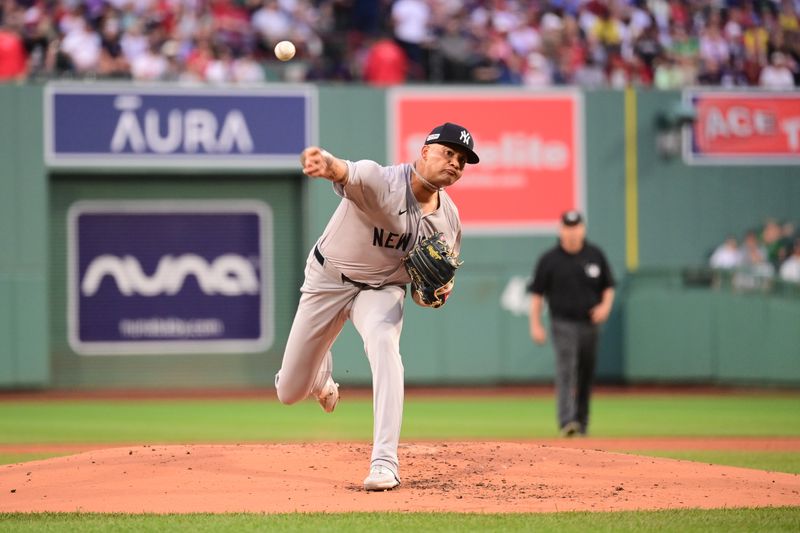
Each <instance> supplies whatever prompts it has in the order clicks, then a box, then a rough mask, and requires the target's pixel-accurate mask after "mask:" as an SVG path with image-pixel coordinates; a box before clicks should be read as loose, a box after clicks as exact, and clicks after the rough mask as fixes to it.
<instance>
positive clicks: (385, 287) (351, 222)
mask: <svg viewBox="0 0 800 533" xmlns="http://www.w3.org/2000/svg"><path fill="white" fill-rule="evenodd" d="M473 148H474V140H473V138H472V135H471V134H470V132H469V131H468V130H467V129H466V128H464V127H462V126H459V125H457V124H453V123H450V122H447V123H445V124H442V125H440V126H437V127H435V128H434V129H433V130H432V131H431V133H430V134H429V135H428V137H427V138H426V140H425V143H424V144H423V146H422V147H421V149H420V153H419V157H418V158H417V159H416V160H415V161H414V162H413V163H404V164H400V165H394V166H382V165H379V164H378V163H376V162H375V161H370V160H362V161H355V162H353V161H347V160H343V159H339V158H337V157H335V156H333V155H332V154H330V153H329V152H327V151H326V150H324V149H322V148H319V147H317V146H310V147H308V148H306V149H305V150H303V153H302V154H301V156H300V162H301V164H302V166H303V173H304V174H306V175H308V176H311V177H320V178H325V179H327V180H330V181H331V182H333V189H334V191H335V192H336V194H337V195H339V196H340V197H341V198H342V200H341V202H340V203H339V207H338V208H337V209H336V211H335V212H334V214H333V216H332V217H331V219H330V221H329V222H328V225H327V227H326V228H325V231H324V232H323V234H322V236H321V237H320V238H319V240H317V242H316V244H315V245H314V247H313V249H312V250H311V251H310V253H309V255H308V259H307V261H306V267H305V280H304V282H303V285H302V287H301V289H300V291H301V293H302V294H301V297H300V303H299V305H298V308H297V314H296V315H295V318H294V322H293V324H292V328H291V331H290V333H289V339H288V340H287V343H286V351H285V352H284V354H283V362H282V364H281V369H280V370H279V371H278V373H277V375H276V376H275V388H276V389H277V393H278V399H279V400H280V401H281V402H282V403H285V404H292V403H295V402H298V401H300V400H303V399H305V398H307V397H309V396H311V397H315V398H316V399H317V400H318V401H319V403H320V405H321V406H322V408H323V409H324V410H325V411H326V412H332V411H333V410H334V408H335V407H336V404H337V402H338V401H339V385H338V384H337V383H336V382H334V380H333V377H332V372H333V359H332V355H331V347H332V345H333V342H334V341H335V340H336V337H337V336H338V335H339V332H340V331H341V330H342V327H343V326H344V323H345V321H346V320H348V319H349V320H351V321H352V322H353V325H354V326H355V327H356V330H357V331H358V333H359V335H360V336H361V338H362V339H363V341H364V349H365V351H366V354H367V358H368V359H369V364H370V368H371V371H372V389H373V414H374V430H373V448H372V458H371V463H370V471H369V475H368V476H367V478H366V479H365V480H364V487H365V488H366V490H388V489H392V488H394V487H396V486H398V485H399V484H400V464H399V461H398V458H397V447H398V443H399V440H400V426H401V423H402V417H403V394H404V383H403V362H402V359H401V356H400V332H401V330H402V328H403V305H404V302H405V288H406V285H408V284H409V283H410V284H411V292H412V298H413V300H414V302H416V303H417V304H419V305H421V306H424V307H430V308H437V307H440V306H442V305H443V304H444V302H445V301H446V299H447V297H448V296H449V294H450V292H451V291H452V290H453V286H454V283H455V270H456V269H457V268H458V267H459V266H460V265H461V262H460V261H459V259H458V254H459V251H460V247H461V221H460V220H459V216H458V210H457V209H456V206H455V204H454V203H453V201H452V200H451V199H450V197H449V196H448V195H447V193H446V192H445V190H444V189H445V188H446V187H448V186H450V185H452V184H454V183H455V182H456V181H458V180H459V179H460V178H461V175H462V173H463V172H464V168H465V166H466V164H467V163H470V164H475V163H478V161H479V159H478V156H477V154H476V153H475V152H474V150H473Z"/></svg>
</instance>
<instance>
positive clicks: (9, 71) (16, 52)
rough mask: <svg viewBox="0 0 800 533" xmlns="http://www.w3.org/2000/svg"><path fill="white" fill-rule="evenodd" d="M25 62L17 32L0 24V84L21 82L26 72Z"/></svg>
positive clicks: (23, 48) (24, 54)
mask: <svg viewBox="0 0 800 533" xmlns="http://www.w3.org/2000/svg"><path fill="white" fill-rule="evenodd" d="M0 22H2V21H0ZM27 61H28V58H27V54H26V53H25V47H24V44H23V42H22V37H21V36H20V33H19V31H18V30H17V29H15V28H14V27H12V26H10V25H3V24H1V23H0V82H3V81H9V80H12V81H13V80H23V79H24V78H25V76H26V75H27V72H28V65H27Z"/></svg>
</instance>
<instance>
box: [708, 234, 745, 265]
mask: <svg viewBox="0 0 800 533" xmlns="http://www.w3.org/2000/svg"><path fill="white" fill-rule="evenodd" d="M741 264H742V251H741V250H740V249H739V243H738V242H737V241H736V237H734V236H733V235H729V236H728V237H727V238H726V239H725V242H723V243H722V244H720V245H719V246H717V248H716V249H715V250H714V253H712V254H711V258H710V259H709V265H710V266H711V268H717V269H721V270H733V269H736V268H739V267H740V266H741Z"/></svg>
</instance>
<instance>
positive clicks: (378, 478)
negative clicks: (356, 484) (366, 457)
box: [364, 465, 400, 490]
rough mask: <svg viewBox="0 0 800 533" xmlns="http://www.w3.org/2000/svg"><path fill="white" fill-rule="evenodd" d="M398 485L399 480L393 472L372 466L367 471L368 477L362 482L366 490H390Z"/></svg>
mask: <svg viewBox="0 0 800 533" xmlns="http://www.w3.org/2000/svg"><path fill="white" fill-rule="evenodd" d="M399 484H400V480H398V479H397V476H395V475H394V472H392V471H391V470H389V469H388V468H387V467H385V466H383V465H373V467H372V468H370V469H369V475H368V476H367V479H365V480H364V488H365V489H367V490H390V489H393V488H395V487H396V486H398V485H399Z"/></svg>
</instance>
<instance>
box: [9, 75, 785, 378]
mask: <svg viewBox="0 0 800 533" xmlns="http://www.w3.org/2000/svg"><path fill="white" fill-rule="evenodd" d="M317 94H318V105H317V109H318V137H319V141H320V144H322V145H323V146H325V147H326V148H327V149H328V150H330V151H331V152H333V153H335V154H337V155H339V156H341V157H344V158H347V159H353V160H356V159H361V158H371V159H375V160H377V161H379V162H381V163H387V162H388V161H387V160H388V157H389V156H388V153H389V151H388V143H387V120H388V119H387V113H386V108H387V93H386V92H384V91H382V90H379V89H371V88H365V87H349V86H323V87H319V88H318V93H317ZM632 96H633V98H634V99H633V100H630V98H631V94H630V93H629V94H628V96H627V97H628V98H629V100H628V103H629V104H630V102H633V103H634V108H633V109H634V110H635V114H634V115H630V114H629V115H627V117H628V118H629V119H631V121H630V122H629V126H628V128H629V129H628V130H627V131H629V132H630V131H633V140H634V141H635V147H636V156H637V157H636V160H635V161H636V164H635V172H634V173H631V171H630V168H631V167H630V166H628V167H626V161H631V160H630V159H626V146H627V147H630V146H632V144H631V137H630V136H629V137H627V138H626V125H625V124H626V122H625V119H626V94H625V93H623V92H618V91H596V92H586V93H584V94H583V95H582V98H583V107H582V113H583V116H582V123H583V125H584V129H583V135H584V146H585V148H584V161H583V166H584V169H585V172H584V174H585V205H586V211H587V215H588V221H589V223H588V235H589V238H590V239H591V240H593V241H595V242H596V243H598V244H600V245H601V246H602V247H603V248H604V249H605V250H606V252H607V255H608V257H609V260H610V262H611V265H612V268H613V270H614V273H615V274H616V277H617V279H618V281H619V286H618V298H617V304H616V305H615V309H614V312H613V313H612V316H611V318H610V320H609V322H608V323H607V324H606V325H605V327H604V333H603V337H602V342H601V353H600V360H599V366H598V375H599V377H600V379H602V380H605V381H615V382H649V381H667V382H670V381H680V382H704V383H708V382H711V383H748V384H762V385H763V384H767V385H769V384H779V385H798V384H800V372H799V369H800V339H798V335H800V333H799V332H800V327H798V324H800V297H798V294H797V293H796V292H792V291H784V292H782V293H780V294H773V293H763V292H759V293H757V294H741V293H736V292H734V291H729V290H726V289H724V288H717V287H713V286H704V287H698V286H687V285H685V284H683V282H682V280H679V281H675V279H674V277H675V275H676V274H675V273H676V272H679V271H680V269H681V268H684V267H686V266H696V265H699V264H703V263H704V262H705V261H706V258H707V256H708V254H709V252H710V250H711V249H712V248H713V247H714V246H715V245H717V244H718V243H719V242H720V241H721V240H722V239H723V238H724V237H725V235H727V234H729V233H733V234H741V233H743V232H744V231H745V230H746V229H749V228H752V227H756V226H759V225H760V224H761V223H762V222H763V220H764V219H765V218H766V217H777V218H779V219H794V220H798V219H800V216H799V215H800V212H798V209H797V205H798V199H800V179H799V178H798V171H797V167H792V166H788V165H787V166H781V165H770V166H741V165H737V166H703V167H700V166H689V165H687V164H685V163H684V162H683V160H682V158H681V157H680V156H679V155H678V156H669V157H667V156H664V155H663V154H662V153H660V152H659V151H658V150H657V145H656V143H657V139H658V135H659V133H660V132H661V130H659V128H658V124H659V118H660V117H663V115H664V113H666V112H668V111H669V110H671V109H673V108H674V107H675V105H676V104H677V103H679V102H680V101H681V94H680V93H676V92H656V91H638V92H636V93H633V95H632ZM42 106H43V88H42V87H41V86H36V85H5V86H0V117H2V120H0V250H2V253H0V302H2V305H1V306H0V387H3V388H26V387H37V388H39V387H44V388H46V387H57V388H103V387H119V388H126V387H128V388H129V387H198V386H208V387H251V386H257V387H267V386H270V384H271V383H272V376H273V375H274V372H275V371H276V370H277V368H278V366H279V364H280V358H281V355H282V349H283V345H284V343H285V340H286V337H287V335H288V329H289V326H290V324H291V320H292V317H293V314H294V309H295V306H296V302H297V298H298V296H299V292H298V288H299V285H300V283H301V281H302V268H303V264H304V262H305V259H306V254H307V252H308V250H309V249H310V247H311V246H312V245H313V243H314V241H315V240H316V238H317V237H318V235H319V234H320V232H321V231H322V229H323V228H324V226H325V224H326V222H327V220H328V217H329V216H330V214H331V213H332V212H333V210H334V209H335V207H336V205H337V203H338V197H337V196H336V195H335V194H334V193H333V191H332V189H331V186H330V184H329V183H327V182H323V181H319V180H308V179H307V178H305V177H304V176H302V175H301V173H300V171H299V168H298V169H297V170H296V171H292V170H282V171H274V170H272V171H271V170H264V171H261V170H253V169H250V170H244V169H242V170H238V169H236V168H226V169H223V170H220V169H216V170H215V169H200V170H197V169H195V170H191V171H187V170H186V169H180V168H174V167H172V168H168V167H165V168H161V169H156V170H155V171H154V170H152V169H151V170H147V171H136V170H124V171H120V170H119V169H111V168H72V169H69V170H63V169H61V170H55V169H48V168H47V166H46V165H45V163H44V155H43V154H44V145H43V109H42ZM477 147H478V150H480V139H477ZM628 155H630V154H628ZM468 176H469V175H468V174H466V175H465V178H464V179H469V178H468ZM632 180H633V181H632ZM632 183H635V185H636V191H635V193H636V194H635V196H634V197H633V200H634V201H635V206H636V207H638V209H637V210H636V211H635V212H632V211H631V209H630V205H631V204H630V203H628V204H626V199H627V200H628V201H629V202H630V201H631V198H632V197H631V184H632ZM146 199H159V200H170V199H175V200H178V199H180V200H186V199H197V200H203V199H256V200H259V201H261V202H263V203H265V204H267V205H269V206H270V208H271V210H272V213H273V216H274V221H273V228H274V231H273V240H274V249H273V258H274V279H275V289H274V296H275V307H274V316H275V337H274V342H273V343H272V345H271V346H270V347H269V348H268V349H267V350H265V351H263V352H261V353H248V354H231V353H227V354H222V353H219V354H215V353H206V354H191V355H190V354H181V353H177V354H170V355H137V354H128V355H103V354H96V355H91V356H87V355H79V354H77V353H75V352H74V351H73V349H72V348H71V347H70V344H69V342H68V339H67V321H66V305H67V304H66V294H67V279H66V233H67V220H66V216H67V211H68V209H69V208H70V206H71V205H73V204H74V203H75V202H77V201H81V200H146ZM632 225H633V227H635V228H636V229H638V237H637V238H636V239H635V241H632V240H631V232H630V229H631V227H632ZM554 242H555V236H554V235H553V234H541V233H539V234H525V235H520V234H507V235H502V234H493V235H477V234H467V235H465V237H464V240H463V244H462V257H463V259H464V260H465V264H464V266H463V267H462V269H461V270H460V271H459V276H458V280H457V288H456V291H455V293H454V295H453V297H452V299H451V300H450V302H449V303H448V306H447V307H446V308H445V309H443V310H427V309H421V308H417V307H416V306H414V305H413V304H411V301H410V299H409V300H408V305H407V313H406V320H405V324H404V332H403V336H402V341H401V352H402V354H403V357H404V366H405V373H406V380H407V382H408V383H415V384H498V383H528V382H546V381H550V380H551V378H552V374H553V355H552V347H551V346H549V345H548V346H544V347H538V346H534V345H533V344H532V343H531V341H530V339H529V337H528V319H527V315H526V312H525V311H526V307H527V304H526V301H525V299H524V296H525V295H524V290H523V288H524V284H525V282H526V280H527V279H528V278H529V276H530V274H531V270H532V267H533V264H534V262H535V261H536V258H537V257H538V256H539V254H540V253H541V252H542V251H544V250H545V249H546V248H548V247H549V246H551V245H552V244H553V243H554ZM634 248H635V250H636V252H637V253H636V256H635V260H636V262H635V264H633V265H632V264H631V251H632V249H634ZM653 269H666V270H665V271H666V272H671V273H672V274H666V275H663V276H652V275H647V272H651V271H653ZM334 373H335V376H336V378H337V380H338V381H340V382H342V383H350V384H367V383H369V380H370V373H369V366H368V363H367V360H366V357H365V356H364V353H363V347H362V345H361V341H360V339H359V338H358V336H357V334H356V333H355V330H354V328H353V327H352V326H351V325H350V324H348V325H347V326H346V327H345V330H344V331H343V332H342V334H341V335H340V337H339V339H338V340H337V342H336V345H335V346H334Z"/></svg>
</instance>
